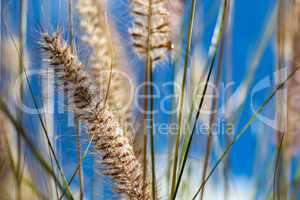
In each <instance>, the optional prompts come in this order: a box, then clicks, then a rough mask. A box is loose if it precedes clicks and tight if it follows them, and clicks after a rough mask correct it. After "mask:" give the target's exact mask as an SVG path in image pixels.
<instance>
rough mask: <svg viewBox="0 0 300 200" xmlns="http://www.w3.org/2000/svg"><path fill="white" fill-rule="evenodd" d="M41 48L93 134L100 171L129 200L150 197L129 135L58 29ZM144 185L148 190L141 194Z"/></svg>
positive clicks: (74, 107) (72, 107) (72, 104)
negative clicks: (102, 169)
mask: <svg viewBox="0 0 300 200" xmlns="http://www.w3.org/2000/svg"><path fill="white" fill-rule="evenodd" d="M43 49H44V50H45V51H46V52H47V53H48V58H49V64H50V65H51V66H52V67H53V68H54V70H55V73H56V75H57V77H58V79H59V80H60V81H61V82H62V83H63V84H64V85H66V87H67V90H68V95H69V103H70V105H71V109H72V111H73V112H74V113H75V114H76V115H77V116H78V117H79V118H80V119H81V120H82V121H84V122H86V124H87V127H88V130H89V131H88V133H89V136H90V137H92V136H93V135H95V138H94V140H93V143H94V145H95V149H96V151H97V152H98V153H99V154H100V155H102V161H101V163H102V164H103V166H104V171H103V174H104V175H107V176H109V177H110V178H111V179H112V180H113V182H114V186H115V187H114V190H115V192H116V193H118V194H120V195H121V196H123V197H125V198H128V199H132V200H142V199H146V200H148V199H150V195H149V189H148V187H149V185H148V184H147V185H144V184H143V176H142V166H141V164H140V162H139V160H138V159H137V157H136V155H135V154H134V150H133V147H132V146H131V145H130V142H129V139H128V138H127V137H126V136H125V135H124V132H123V129H122V128H121V127H120V125H119V123H118V122H117V120H116V119H115V116H114V115H113V114H112V112H111V111H110V109H109V106H108V105H107V104H105V102H104V97H103V96H101V94H99V92H98V91H97V89H96V87H95V86H93V84H92V82H91V79H90V77H89V76H88V74H87V73H86V72H85V71H84V70H83V68H82V64H81V63H80V62H79V60H78V59H77V57H76V56H75V55H73V54H72V53H71V51H70V48H69V47H68V46H67V45H66V44H65V43H63V41H62V39H61V35H60V33H55V34H54V35H53V36H49V35H45V36H44V43H43ZM144 188H146V191H148V192H147V193H146V195H147V196H145V197H144V195H143V191H144Z"/></svg>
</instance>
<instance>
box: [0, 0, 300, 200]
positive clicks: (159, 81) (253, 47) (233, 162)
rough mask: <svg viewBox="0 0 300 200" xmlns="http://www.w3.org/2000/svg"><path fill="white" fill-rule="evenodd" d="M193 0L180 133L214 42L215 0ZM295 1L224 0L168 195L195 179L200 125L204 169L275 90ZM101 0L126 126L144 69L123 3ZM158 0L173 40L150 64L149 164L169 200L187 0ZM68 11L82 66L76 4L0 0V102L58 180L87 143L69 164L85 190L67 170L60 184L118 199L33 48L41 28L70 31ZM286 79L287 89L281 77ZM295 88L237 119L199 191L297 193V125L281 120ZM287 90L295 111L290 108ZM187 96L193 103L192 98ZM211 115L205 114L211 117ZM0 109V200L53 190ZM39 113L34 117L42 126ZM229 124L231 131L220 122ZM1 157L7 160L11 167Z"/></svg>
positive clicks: (289, 57) (84, 195)
mask: <svg viewBox="0 0 300 200" xmlns="http://www.w3.org/2000/svg"><path fill="white" fill-rule="evenodd" d="M99 1H100V0H99ZM95 2H97V1H95ZM196 2H197V3H196V11H195V20H194V29H193V34H192V44H191V49H190V54H189V60H190V62H189V65H188V75H187V85H186V91H187V95H186V97H185V105H184V112H183V113H184V114H183V122H184V123H183V124H184V126H183V127H185V128H183V132H184V131H185V130H186V129H187V127H188V126H191V125H192V124H193V123H192V122H191V121H189V116H190V114H191V113H193V114H192V116H194V115H195V113H196V112H195V111H196V107H197V105H198V102H199V101H200V99H201V94H202V93H201V92H198V93H197V92H196V93H195V91H196V89H195V88H198V87H199V86H200V85H201V87H200V90H201V91H203V85H202V84H203V83H205V79H206V76H207V74H208V71H209V68H210V63H211V61H212V60H213V57H214V52H215V51H216V50H215V47H214V45H213V43H214V40H215V37H216V36H215V35H216V31H218V26H220V18H221V17H220V16H222V12H223V4H224V1H223V0H211V1H208V0H204V1H200V0H198V1H196ZM295 2H297V1H295ZM295 2H294V1H284V0H278V1H273V0H264V1H261V0H252V1H235V0H231V1H229V4H230V6H229V9H228V10H227V19H226V23H225V29H223V37H222V39H221V47H219V48H218V49H219V51H218V54H217V56H216V62H215V64H214V68H213V71H212V75H211V78H210V81H209V83H210V84H209V85H208V89H207V92H206V94H207V96H206V97H205V99H204V104H203V108H202V110H201V113H200V117H199V120H198V121H197V128H196V131H195V135H194V137H193V140H192V144H191V149H190V153H189V155H188V160H187V163H186V168H185V172H184V174H183V180H182V182H181V187H180V189H179V193H178V195H177V199H184V200H185V199H192V197H193V195H194V193H195V192H196V191H197V189H198V188H199V186H200V185H201V183H202V173H203V166H204V163H205V156H206V153H207V142H208V138H209V131H208V130H209V128H208V127H212V128H211V130H212V139H211V140H212V143H211V144H212V146H211V155H210V157H209V158H208V169H209V170H208V171H207V174H208V172H209V171H210V169H212V167H213V166H214V165H215V163H216V162H217V161H218V159H219V158H220V156H221V155H222V153H223V152H224V150H225V149H226V147H227V145H228V144H230V142H231V141H232V139H233V138H234V137H235V135H237V134H239V133H240V131H241V130H243V129H244V128H245V125H247V124H248V123H249V120H250V119H251V117H252V116H253V115H254V114H255V112H256V110H257V109H258V108H259V107H260V106H261V105H262V104H263V103H264V102H265V100H266V99H267V98H268V97H269V96H270V95H271V94H272V92H273V91H274V89H276V85H277V84H279V83H281V82H282V81H283V80H285V77H287V74H288V73H289V72H290V71H291V69H292V67H291V66H292V65H293V62H295V61H294V60H295V57H293V55H294V54H295V52H293V50H290V48H291V46H293V44H294V43H296V42H297V41H294V40H293V39H290V38H289V37H290V35H289V33H290V32H291V29H290V28H289V27H293V26H295V27H296V25H295V24H293V23H292V22H294V21H292V20H287V18H288V17H289V14H290V13H292V11H293V12H295V11H294V7H295V5H297V3H295ZM105 3H106V4H107V5H106V6H107V7H106V8H107V10H106V14H107V18H108V22H109V24H110V27H111V30H112V35H113V36H112V37H113V39H116V40H118V43H119V45H118V46H116V47H115V51H120V52H122V55H123V57H124V59H123V60H121V62H119V63H120V65H122V68H124V70H126V72H128V74H130V78H131V80H132V83H133V84H134V111H133V113H134V116H135V119H136V124H137V125H136V126H137V130H141V128H140V127H139V125H138V124H141V123H142V122H141V113H140V110H139V107H141V105H142V103H143V101H142V99H141V97H140V94H141V93H142V90H141V88H140V86H141V84H142V83H143V81H144V71H145V67H144V63H143V61H142V60H141V59H140V58H138V57H137V56H136V55H135V52H134V49H133V48H132V46H131V39H130V36H129V34H128V29H129V28H130V27H131V25H132V23H133V21H132V16H131V15H130V2H129V1H127V0H114V1H108V2H105ZM167 3H168V5H170V9H169V11H170V13H171V18H170V23H171V26H172V37H173V39H174V42H173V45H174V49H173V50H172V52H170V53H169V54H168V57H169V58H168V59H167V61H164V62H160V63H158V64H157V65H156V66H155V68H154V71H153V77H154V84H155V100H154V110H155V111H156V112H155V113H154V119H155V137H154V139H155V142H154V144H155V157H156V166H155V167H156V179H157V188H158V193H159V197H160V198H161V199H168V194H169V191H170V176H171V175H170V174H171V166H172V159H173V149H174V145H175V138H176V133H177V128H178V127H176V125H177V118H178V110H176V108H175V107H176V105H177V104H178V99H179V97H180V93H181V92H182V91H181V89H180V88H181V86H182V76H183V70H184V61H185V49H186V42H187V32H188V26H189V16H190V12H191V5H192V1H191V0H169V1H168V2H167ZM103 12H104V11H103ZM70 15H71V17H72V26H73V30H74V43H75V52H76V54H77V56H78V57H79V58H80V60H81V62H82V63H83V64H84V65H86V66H87V68H89V56H90V54H91V48H90V47H89V46H88V45H87V44H85V43H84V42H82V41H81V38H82V36H83V35H84V32H83V31H82V28H81V26H80V15H79V13H78V9H77V1H75V0H74V1H71V3H70V2H69V1H67V0H52V1H43V0H20V1H19V0H1V74H0V75H1V79H0V82H1V85H0V92H1V100H2V101H3V102H4V103H5V105H6V106H7V107H8V108H9V111H10V112H11V113H12V114H13V116H14V117H15V118H16V119H18V121H19V122H20V124H21V125H22V126H23V127H24V129H25V130H26V132H27V133H28V137H29V139H30V141H32V145H33V147H34V148H35V149H37V150H38V152H39V153H40V154H41V155H42V156H43V159H44V160H45V161H46V162H47V163H49V164H50V165H49V166H51V167H52V170H53V171H54V172H55V174H56V175H57V177H59V178H58V179H59V181H60V182H63V178H62V177H60V170H61V171H63V174H64V175H65V178H66V180H70V179H71V177H72V175H73V173H74V171H75V170H76V167H77V165H78V152H79V153H80V154H82V155H83V154H84V153H85V152H86V150H87V149H88V153H87V155H86V157H85V158H84V160H83V162H82V171H81V170H80V171H81V172H82V173H81V175H82V177H83V178H82V179H83V180H81V181H82V182H83V183H84V187H83V186H82V185H81V184H80V180H79V178H78V177H80V176H78V175H76V176H75V177H74V180H73V181H72V183H71V184H70V189H71V191H72V193H73V195H74V196H75V197H76V199H87V200H96V199H120V197H119V196H118V195H116V194H114V192H113V191H112V189H111V188H112V187H111V185H112V183H111V181H110V179H109V178H107V177H105V176H103V175H101V165H100V164H99V161H98V160H99V158H98V156H97V154H96V152H95V151H94V150H93V145H92V146H91V147H89V142H90V139H89V138H88V136H87V134H86V131H87V130H86V126H85V125H84V124H81V125H80V135H79V136H78V135H77V134H76V125H77V124H76V121H75V120H74V115H73V114H72V113H71V112H69V111H68V106H67V105H65V104H64V102H65V101H66V99H65V97H64V94H63V92H62V90H60V89H59V88H58V86H57V85H56V84H55V82H56V81H55V78H54V77H53V72H52V71H51V68H49V66H48V65H47V63H46V62H45V57H44V55H43V52H42V50H41V46H40V43H41V37H42V34H43V33H45V32H46V33H49V34H51V33H53V32H55V31H57V30H61V31H62V34H63V36H64V39H65V40H66V41H69V40H70V38H71V37H73V36H70V32H69V27H70V21H69V20H70ZM291 19H293V18H291ZM295 21H297V20H295ZM298 23H299V22H298ZM293 28H294V27H293ZM284 33H285V35H284ZM282 35H283V36H282ZM284 37H285V39H284V40H283V39H282V38H284ZM282 41H283V42H282ZM221 51H222V53H221ZM293 59H294V60H293ZM23 68H24V69H25V70H23ZM24 71H26V73H24ZM199 83H201V84H199ZM290 87H293V86H292V84H291V86H290ZM296 88H297V87H295V90H294V89H293V90H292V89H291V90H290V89H289V87H285V88H284V89H282V90H280V91H279V92H278V93H277V94H276V98H272V100H271V101H269V102H268V104H267V105H266V106H265V107H264V109H263V110H262V112H260V113H258V115H257V116H256V117H255V119H254V120H253V121H251V122H250V123H249V124H248V125H249V126H247V127H246V129H245V130H243V134H242V137H240V138H239V139H238V140H237V141H236V142H235V143H234V145H233V146H232V149H231V150H230V152H229V153H228V155H227V157H226V158H224V159H223V160H222V162H221V163H220V165H219V166H218V168H217V169H216V170H215V171H214V173H213V174H212V176H211V177H210V178H209V181H208V182H207V184H206V187H205V192H204V197H203V199H207V200H209V199H212V200H223V199H224V200H225V199H228V200H241V199H243V200H247V199H249V200H250V199H271V198H272V197H273V193H274V187H275V188H277V193H276V192H275V193H276V198H278V199H279V198H280V199H295V200H297V199H300V195H299V193H300V184H299V183H300V173H299V172H300V168H299V161H300V157H299V153H300V152H299V150H300V143H299V142H300V140H299V135H297V134H298V133H299V129H297V128H296V131H294V130H292V131H288V130H289V128H288V124H289V123H290V124H291V123H292V122H289V118H288V117H287V116H289V117H290V118H293V119H295V120H294V121H296V122H295V123H296V124H297V120H296V119H297V118H298V117H297V115H298V113H297V109H299V102H298V101H299V100H298V98H297V90H296ZM289 95H293V96H289ZM216 98H217V101H216V102H214V99H216ZM289 98H290V99H291V100H292V101H293V103H294V104H293V105H294V106H295V107H294V108H290V107H289ZM194 102H197V103H196V105H194ZM19 105H21V106H19ZM194 106H195V107H194ZM290 109H291V110H292V111H290ZM191 111H194V112H191ZM278 113H279V114H278ZM293 115H295V116H293ZM212 116H214V117H215V119H214V120H213V123H212V121H211V120H212ZM0 118H1V121H0V123H1V125H0V130H1V135H0V139H1V142H0V154H1V155H0V161H1V162H0V187H1V190H0V191H3V196H2V195H0V199H18V198H19V199H56V197H57V196H60V195H61V193H60V191H58V188H57V185H56V184H55V183H54V181H53V178H52V177H51V176H50V175H49V173H48V172H46V171H45V170H44V167H42V166H41V162H40V159H39V158H37V157H36V156H35V155H34V154H33V153H32V150H31V148H30V147H28V143H26V142H24V141H22V139H20V137H19V136H18V134H17V131H16V130H15V128H14V127H13V125H11V124H10V123H8V122H7V119H5V118H6V117H5V115H4V114H3V113H1V115H0ZM41 121H44V123H43V125H44V126H42V123H41ZM290 126H294V125H290ZM230 127H231V129H232V132H228V131H227V130H228V128H230ZM77 128H78V127H77ZM44 129H46V130H47V133H48V139H49V141H50V142H51V143H52V147H53V150H54V151H55V152H56V155H57V159H58V160H57V161H58V163H60V167H61V169H60V167H58V166H57V164H55V163H56V161H55V158H53V156H51V153H50V152H51V151H52V150H51V149H50V147H49V145H48V140H47V138H46V136H45V130H44ZM140 132H141V133H140V134H142V131H140ZM284 133H286V134H285V136H284V137H283V135H284ZM3 135H6V136H5V137H4V136H3ZM184 136H185V135H184V134H182V140H181V143H180V144H181V146H182V145H183V146H184V144H185V143H186V138H185V137H184ZM78 137H79V138H78ZM283 138H284V139H283ZM78 141H80V145H79V150H78V143H77V142H78ZM140 142H141V141H140ZM7 144H8V145H7ZM7 146H10V148H9V149H10V150H9V151H8V150H7ZM279 147H280V148H279ZM2 154H3V155H2ZM20 155H21V156H20ZM12 163H15V164H14V165H15V166H14V167H12ZM18 167H19V168H20V169H21V171H22V174H23V179H22V180H21V181H20V182H21V183H20V186H16V187H15V186H14V185H15V183H14V179H15V178H16V179H17V180H18V175H17V177H15V178H14V176H15V172H13V171H15V170H13V168H15V169H16V170H17V169H18ZM276 178H277V180H276ZM17 185H18V184H17ZM80 185H81V186H80ZM9 186H11V187H9ZM18 187H20V188H21V189H20V190H21V191H22V192H21V194H22V195H21V197H18V195H16V192H15V190H17V189H14V188H18ZM278 188H279V189H278ZM2 189H3V190H2ZM1 193H2V192H1ZM58 194H59V195H58ZM1 196H2V197H1ZM197 198H200V196H198V197H197Z"/></svg>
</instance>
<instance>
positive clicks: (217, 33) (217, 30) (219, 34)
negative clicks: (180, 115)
mask: <svg viewBox="0 0 300 200" xmlns="http://www.w3.org/2000/svg"><path fill="white" fill-rule="evenodd" d="M227 3H228V1H227V0H224V2H223V4H222V6H221V9H220V11H221V14H220V15H219V19H218V24H217V26H216V28H215V33H214V36H213V39H212V44H211V47H212V49H210V51H211V53H213V56H212V60H211V63H210V66H209V72H208V74H207V77H206V81H205V86H204V89H203V93H202V96H201V99H200V103H199V107H198V110H197V113H196V117H195V121H194V124H193V128H192V132H191V135H190V137H189V140H188V144H187V148H186V151H185V152H184V156H183V161H182V166H181V169H180V172H179V177H178V180H177V182H176V187H175V191H174V195H173V196H172V199H173V200H174V199H175V198H176V195H177V193H178V189H179V186H180V182H181V179H182V176H183V172H184V169H185V165H186V161H187V157H188V153H189V150H190V147H191V144H192V140H193V136H194V134H195V130H196V126H197V121H198V119H199V116H200V111H201V108H202V105H203V102H204V98H205V94H206V90H207V87H208V82H209V80H210V77H211V74H212V71H213V66H214V64H215V60H216V57H217V52H218V46H219V43H220V40H221V38H222V33H223V26H224V20H225V18H226V12H225V8H226V7H227Z"/></svg>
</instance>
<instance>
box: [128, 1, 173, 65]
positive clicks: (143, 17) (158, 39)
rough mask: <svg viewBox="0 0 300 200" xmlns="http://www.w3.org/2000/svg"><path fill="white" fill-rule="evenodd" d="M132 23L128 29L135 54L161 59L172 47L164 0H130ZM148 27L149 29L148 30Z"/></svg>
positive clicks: (155, 59) (167, 13) (153, 59)
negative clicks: (148, 54)
mask: <svg viewBox="0 0 300 200" xmlns="http://www.w3.org/2000/svg"><path fill="white" fill-rule="evenodd" d="M131 4H132V5H131V8H132V11H131V13H132V15H133V18H134V19H133V20H134V22H133V25H132V28H130V29H129V33H130V35H131V37H132V45H133V47H134V50H135V52H136V53H137V55H138V56H139V57H141V58H143V59H146V57H147V53H148V52H149V53H150V57H151V59H152V61H162V60H164V59H165V58H166V53H167V51H169V50H171V49H172V42H171V39H170V25H169V12H168V10H167V1H166V0H132V3H131ZM148 27H150V28H149V30H150V31H149V30H148Z"/></svg>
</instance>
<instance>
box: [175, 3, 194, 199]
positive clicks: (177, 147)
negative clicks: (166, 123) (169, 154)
mask: <svg viewBox="0 0 300 200" xmlns="http://www.w3.org/2000/svg"><path fill="white" fill-rule="evenodd" d="M195 10H196V0H192V10H191V12H190V19H189V29H188V33H187V34H188V35H187V39H188V40H187V46H186V51H185V60H184V71H183V77H182V83H181V84H182V85H181V91H182V93H181V96H180V99H179V116H178V131H177V137H176V143H175V152H174V165H173V171H172V185H171V195H170V198H171V199H172V198H173V196H174V193H175V186H176V179H177V168H178V166H177V165H178V154H179V143H180V138H181V129H182V128H181V126H182V117H183V112H184V110H183V107H184V98H185V93H186V79H187V69H188V65H189V56H190V51H191V42H192V33H193V25H194V17H195Z"/></svg>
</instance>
